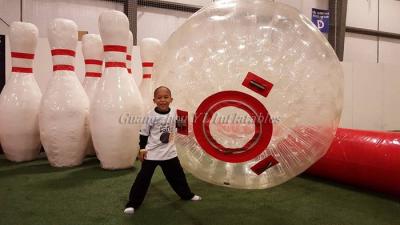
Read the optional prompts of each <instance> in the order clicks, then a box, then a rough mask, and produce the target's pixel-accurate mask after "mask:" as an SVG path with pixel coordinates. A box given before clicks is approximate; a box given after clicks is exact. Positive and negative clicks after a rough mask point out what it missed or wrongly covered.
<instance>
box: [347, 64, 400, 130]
mask: <svg viewBox="0 0 400 225" xmlns="http://www.w3.org/2000/svg"><path fill="white" fill-rule="evenodd" d="M342 67H343V70H344V74H345V94H344V108H343V114H342V119H341V123H340V126H341V127H346V128H357V129H367V130H400V117H399V115H400V107H399V106H398V105H399V104H398V102H400V88H399V86H400V66H399V65H393V64H384V63H379V64H378V63H366V62H342Z"/></svg>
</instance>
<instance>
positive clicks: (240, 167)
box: [155, 0, 343, 189]
mask: <svg viewBox="0 0 400 225" xmlns="http://www.w3.org/2000/svg"><path fill="white" fill-rule="evenodd" d="M155 66H156V68H155V70H156V71H155V75H156V76H158V80H157V82H156V85H157V86H160V85H165V86H167V87H169V88H170V89H171V90H172V95H173V98H174V102H173V104H174V107H176V108H177V109H178V115H179V118H180V122H179V124H178V125H179V128H178V134H177V135H176V137H175V142H176V145H177V150H178V155H179V158H180V160H181V162H182V165H183V167H184V168H185V169H186V170H188V171H189V172H191V173H192V174H193V175H194V176H196V177H198V178H200V179H202V180H204V181H207V182H210V183H213V184H217V185H223V186H228V187H234V188H246V189H247V188H248V189H257V188H268V187H272V186H275V185H278V184H281V183H283V182H285V181H287V180H289V179H291V178H292V177H294V176H296V175H298V174H300V173H301V172H303V171H304V170H306V169H307V168H308V167H309V166H311V165H312V164H313V163H314V162H315V161H317V160H318V159H319V158H321V157H322V156H323V155H324V154H325V152H326V151H327V149H328V147H329V145H330V143H331V141H332V139H333V137H334V135H335V132H336V128H337V126H338V123H339V119H340V114H341V110H342V95H343V72H342V69H341V66H340V64H339V61H338V59H337V57H336V55H335V53H334V51H333V49H332V48H331V47H330V45H329V43H328V42H327V40H326V39H325V37H324V36H323V35H322V34H321V33H320V32H319V31H318V29H317V28H316V27H314V25H313V24H312V23H311V22H310V21H309V20H308V19H307V18H306V17H305V16H303V15H301V14H299V12H298V11H297V10H296V9H294V8H292V7H289V6H287V5H284V4H279V3H274V2H273V1H267V0H262V1H261V0H237V1H220V2H216V3H213V4H211V5H209V6H207V7H205V8H203V9H201V10H200V11H199V12H197V13H195V14H194V15H193V16H192V17H190V18H189V19H188V20H187V22H186V23H184V24H183V25H182V26H181V27H180V28H179V29H178V30H177V31H176V32H175V33H173V34H172V36H171V37H170V38H169V40H168V41H167V42H166V43H165V47H164V48H163V50H162V52H161V55H160V58H159V59H158V60H157V61H156V62H155Z"/></svg>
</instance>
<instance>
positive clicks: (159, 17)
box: [137, 7, 192, 44]
mask: <svg viewBox="0 0 400 225" xmlns="http://www.w3.org/2000/svg"><path fill="white" fill-rule="evenodd" d="M191 15H192V13H188V12H180V11H176V10H169V9H158V8H154V7H138V12H137V43H138V44H140V41H141V40H142V39H143V38H147V37H152V38H157V39H158V40H160V41H161V43H164V42H165V41H166V40H167V39H168V38H169V36H170V35H171V34H172V32H174V31H175V30H176V29H177V28H178V27H179V26H180V25H181V24H183V23H184V22H185V21H186V19H187V18H189V17H190V16H191ZM151 28H152V29H151Z"/></svg>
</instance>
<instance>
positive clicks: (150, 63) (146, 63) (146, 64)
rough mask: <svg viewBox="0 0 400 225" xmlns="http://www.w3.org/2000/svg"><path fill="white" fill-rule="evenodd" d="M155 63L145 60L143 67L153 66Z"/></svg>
mask: <svg viewBox="0 0 400 225" xmlns="http://www.w3.org/2000/svg"><path fill="white" fill-rule="evenodd" d="M153 65H154V63H153V62H143V63H142V66H143V67H153Z"/></svg>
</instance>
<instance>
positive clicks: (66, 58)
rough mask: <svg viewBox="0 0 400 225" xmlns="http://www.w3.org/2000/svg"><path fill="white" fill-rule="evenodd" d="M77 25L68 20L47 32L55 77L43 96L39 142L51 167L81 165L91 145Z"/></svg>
mask: <svg viewBox="0 0 400 225" xmlns="http://www.w3.org/2000/svg"><path fill="white" fill-rule="evenodd" d="M77 30H78V29H77V25H76V24H75V23H74V22H73V21H71V20H66V19H55V20H53V21H52V22H51V23H50V25H49V28H48V34H49V44H50V49H51V54H52V59H53V76H52V78H51V79H50V82H49V84H48V86H47V89H46V92H45V94H44V95H43V99H42V103H41V107H40V114H39V127H40V138H41V140H42V144H43V147H44V149H45V151H46V154H47V158H48V160H49V162H50V164H51V165H52V166H56V167H70V166H76V165H79V164H81V163H82V160H83V158H84V156H85V155H86V147H87V144H88V141H89V131H88V113H89V99H88V97H87V95H86V93H85V90H84V89H83V87H82V85H81V83H80V82H79V79H78V77H77V76H76V74H75V68H74V59H75V49H76V45H77V41H78V31H77Z"/></svg>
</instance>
